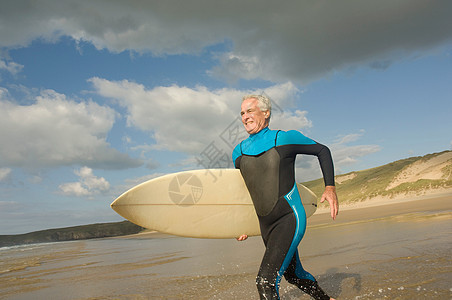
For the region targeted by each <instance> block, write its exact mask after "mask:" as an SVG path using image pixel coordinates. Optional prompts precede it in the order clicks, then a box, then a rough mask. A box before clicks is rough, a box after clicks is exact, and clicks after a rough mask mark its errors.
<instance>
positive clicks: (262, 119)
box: [240, 98, 270, 134]
mask: <svg viewBox="0 0 452 300" xmlns="http://www.w3.org/2000/svg"><path fill="white" fill-rule="evenodd" d="M241 109H242V110H241V112H240V114H241V115H242V123H243V125H244V126H245V130H246V132H248V133H249V134H255V133H258V132H259V131H261V130H262V129H264V128H265V127H267V126H268V123H269V117H270V112H269V111H262V110H261V109H260V108H259V102H258V100H257V99H256V98H248V99H246V100H244V101H243V102H242V107H241Z"/></svg>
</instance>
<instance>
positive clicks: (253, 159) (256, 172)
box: [232, 127, 334, 299]
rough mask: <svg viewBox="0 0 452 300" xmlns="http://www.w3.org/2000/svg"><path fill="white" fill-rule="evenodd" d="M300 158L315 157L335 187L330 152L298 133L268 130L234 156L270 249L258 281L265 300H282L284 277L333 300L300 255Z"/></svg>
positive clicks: (242, 145)
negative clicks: (297, 173) (297, 166)
mask: <svg viewBox="0 0 452 300" xmlns="http://www.w3.org/2000/svg"><path fill="white" fill-rule="evenodd" d="M297 154H308V155H315V156H317V157H318V159H319V162H320V167H321V169H322V172H323V178H324V181H325V185H334V167H333V161H332V158H331V153H330V150H329V149H328V148H327V147H326V146H324V145H321V144H319V143H317V142H315V141H313V140H311V139H310V138H307V137H306V136H304V135H303V134H301V133H300V132H298V131H294V130H292V131H287V132H285V131H276V130H270V129H269V128H268V127H267V128H264V129H263V130H261V131H259V132H258V133H256V134H252V135H250V136H249V138H247V139H246V140H244V141H242V142H241V143H240V144H238V145H237V146H236V147H235V149H234V151H233V153H232V158H233V161H234V165H235V167H236V168H239V169H240V172H241V174H242V176H243V179H244V180H245V183H246V186H247V188H248V190H249V192H250V195H251V198H252V200H253V203H254V207H255V209H256V213H257V215H258V218H259V223H260V229H261V235H262V239H263V241H264V244H265V247H266V251H265V254H264V257H263V259H262V263H261V266H260V269H259V273H258V276H257V279H256V284H257V287H258V291H259V294H260V297H261V299H279V283H280V281H281V278H282V276H283V275H284V277H285V278H286V280H287V281H288V282H290V283H292V284H295V285H297V286H298V287H299V288H300V289H301V290H302V291H304V292H306V293H307V294H309V295H311V296H312V297H314V298H315V299H330V297H328V296H327V295H326V294H325V292H323V291H322V289H320V287H319V286H318V284H317V282H316V280H315V278H314V277H313V276H312V275H311V274H309V273H308V272H307V271H305V270H304V269H303V267H302V265H301V263H300V259H299V256H298V250H297V247H298V244H299V243H300V242H301V239H302V238H303V235H304V233H305V230H306V213H305V210H304V208H303V205H302V203H301V199H300V196H299V194H298V189H297V185H296V182H295V158H296V156H297Z"/></svg>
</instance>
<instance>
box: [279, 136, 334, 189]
mask: <svg viewBox="0 0 452 300" xmlns="http://www.w3.org/2000/svg"><path fill="white" fill-rule="evenodd" d="M277 146H280V147H281V146H282V147H284V148H285V149H286V150H285V151H288V152H289V153H291V154H292V155H297V154H306V155H315V156H317V158H318V160H319V164H320V168H321V170H322V174H323V180H324V182H325V186H327V185H333V186H334V185H335V184H334V165H333V158H332V156H331V151H330V149H329V148H328V147H327V146H325V145H322V144H319V143H317V142H316V141H314V140H312V139H310V138H308V137H306V136H304V135H303V134H302V133H301V132H298V131H295V130H291V131H288V132H284V131H281V132H280V133H279V134H278V137H277Z"/></svg>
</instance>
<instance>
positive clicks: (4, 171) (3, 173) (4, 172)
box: [0, 168, 12, 182]
mask: <svg viewBox="0 0 452 300" xmlns="http://www.w3.org/2000/svg"><path fill="white" fill-rule="evenodd" d="M11 171H12V170H11V169H10V168H0V182H2V181H4V180H6V179H8V177H9V176H10V174H11Z"/></svg>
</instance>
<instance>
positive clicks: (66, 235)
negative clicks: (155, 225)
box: [0, 221, 143, 247]
mask: <svg viewBox="0 0 452 300" xmlns="http://www.w3.org/2000/svg"><path fill="white" fill-rule="evenodd" d="M142 230H143V228H142V227H140V226H138V225H135V224H133V223H131V222H129V221H123V222H115V223H98V224H91V225H84V226H75V227H66V228H59V229H48V230H40V231H35V232H30V233H25V234H17V235H0V247H7V246H15V245H23V244H36V243H50V242H62V241H74V240H86V239H95V238H104V237H113V236H121V235H128V234H134V233H138V232H140V231H142Z"/></svg>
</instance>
